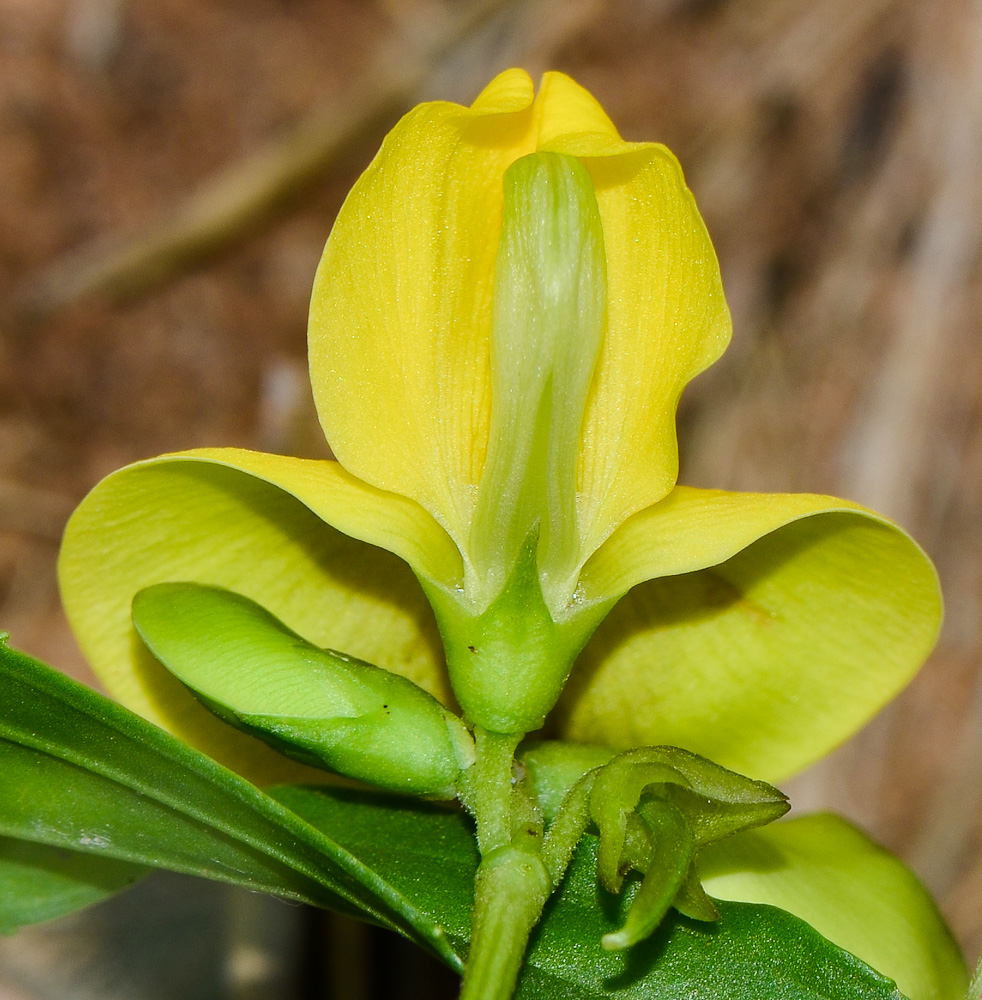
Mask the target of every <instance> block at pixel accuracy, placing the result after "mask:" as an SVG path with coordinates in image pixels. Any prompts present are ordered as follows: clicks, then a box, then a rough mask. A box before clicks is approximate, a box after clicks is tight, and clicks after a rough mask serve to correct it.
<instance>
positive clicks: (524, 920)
mask: <svg viewBox="0 0 982 1000" xmlns="http://www.w3.org/2000/svg"><path fill="white" fill-rule="evenodd" d="M551 891H552V881H551V879H550V878H549V875H548V874H547V872H546V870H545V867H544V866H543V864H542V861H541V859H540V858H539V856H538V855H536V854H531V853H529V852H528V851H524V850H521V849H520V848H516V847H510V846H508V847H501V848H499V849H498V850H496V851H494V852H492V853H491V854H490V855H488V856H487V857H485V858H484V860H483V861H482V862H481V867H480V868H479V869H478V873H477V883H476V886H475V900H474V917H473V926H472V929H471V951H470V955H469V957H468V960H467V970H466V972H465V973H464V986H463V991H462V992H461V995H460V1000H508V998H509V997H511V995H512V992H513V991H514V989H515V983H516V982H517V980H518V974H519V972H520V971H521V968H522V962H523V961H524V958H525V949H526V947H527V945H528V939H529V935H530V934H531V933H532V929H533V928H534V927H535V925H536V924H537V923H538V921H539V917H540V916H541V914H542V907H543V906H545V902H546V900H547V899H548V898H549V894H550V892H551Z"/></svg>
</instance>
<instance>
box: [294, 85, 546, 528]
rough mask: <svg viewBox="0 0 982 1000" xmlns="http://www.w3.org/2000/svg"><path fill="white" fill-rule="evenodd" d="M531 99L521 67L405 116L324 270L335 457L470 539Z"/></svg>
mask: <svg viewBox="0 0 982 1000" xmlns="http://www.w3.org/2000/svg"><path fill="white" fill-rule="evenodd" d="M531 103H532V88H531V81H530V80H528V76H527V75H526V74H524V73H521V72H520V71H515V72H512V73H510V74H508V75H506V76H504V77H499V78H498V79H497V80H496V81H494V82H493V83H492V84H491V85H490V86H489V87H488V88H487V90H485V92H484V93H483V94H482V95H481V97H479V98H478V100H477V101H476V102H475V106H474V107H473V108H463V107H460V106H458V105H455V104H449V103H443V102H437V103H431V104H423V105H421V106H420V107H417V108H416V109H414V110H413V111H411V112H410V113H409V114H408V115H406V116H405V117H404V118H403V119H402V120H401V121H400V122H399V124H397V125H396V127H395V128H394V129H393V130H392V131H391V132H390V133H389V135H388V136H387V137H386V139H385V141H384V143H383V144H382V148H381V150H380V151H379V153H378V155H377V156H376V158H375V160H374V161H373V163H372V164H371V166H370V167H369V168H368V169H367V170H366V171H365V173H364V174H363V175H362V176H361V178H360V179H359V180H358V182H357V183H356V184H355V186H354V187H353V188H352V190H351V193H350V194H349V195H348V197H347V199H346V201H345V203H344V206H343V207H342V209H341V212H340V214H339V215H338V219H337V222H336V223H335V225H334V229H333V231H332V233H331V237H330V239H329V240H328V243H327V246H326V248H325V250H324V256H323V259H322V261H321V265H320V268H319V269H318V272H317V277H316V279H315V282H314V292H313V298H312V302H311V310H310V338H309V349H310V371H311V381H312V384H313V389H314V397H315V400H316V402H317V408H318V412H319V414H320V419H321V423H322V425H323V427H324V430H325V432H326V434H327V437H328V440H329V441H330V442H331V445H332V447H333V449H334V452H335V454H336V455H337V456H338V458H339V459H340V461H341V462H342V464H343V465H344V466H345V467H346V468H347V469H349V470H350V471H351V472H353V473H354V474H355V475H356V476H358V477H359V478H361V479H364V480H365V481H367V482H370V483H372V484H374V485H376V486H379V487H381V488H383V489H385V490H390V491H393V492H396V493H401V494H403V495H405V496H408V497H411V498H413V499H414V500H416V501H417V502H419V503H420V504H422V505H423V506H424V507H425V508H426V509H427V510H428V511H430V512H431V513H432V514H433V515H434V516H436V517H437V518H438V519H440V521H441V523H443V524H444V526H445V527H446V528H447V529H448V530H449V532H450V534H451V535H452V536H453V537H454V539H455V540H457V541H458V542H459V543H461V547H462V548H463V547H464V546H463V540H464V538H465V537H466V525H467V524H468V523H469V519H470V513H471V508H472V505H473V492H474V489H475V487H476V485H477V483H478V481H479V478H480V474H481V470H482V468H483V464H484V454H485V450H486V448H487V438H488V421H489V415H490V402H491V400H490V383H489V348H488V343H489V332H490V323H491V292H492V275H493V271H494V260H495V252H496V250H497V244H498V231H499V228H500V225H501V212H502V197H503V196H502V178H503V175H504V172H505V170H506V168H507V167H508V166H509V164H510V163H511V162H512V161H513V160H515V159H517V158H518V157H519V156H521V155H523V154H524V153H526V152H530V151H531V132H530V127H531V112H530V108H531Z"/></svg>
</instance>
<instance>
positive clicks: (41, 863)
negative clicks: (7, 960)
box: [0, 837, 148, 934]
mask: <svg viewBox="0 0 982 1000" xmlns="http://www.w3.org/2000/svg"><path fill="white" fill-rule="evenodd" d="M147 871H148V869H147V868H144V867H143V866H141V865H135V864H131V863H129V862H127V861H115V860H113V859H112V858H102V857H99V856H98V855H95V854H82V853H80V852H78V851H68V850H64V849H63V848H58V847H49V846H48V845H46V844H34V843H30V842H29V841H26V840H15V839H13V838H11V837H0V934H13V933H14V932H15V931H17V930H19V929H20V928H21V927H24V926H26V925H28V924H37V923H41V922H42V921H44V920H53V919H54V918H55V917H61V916H64V915H65V914H66V913H71V912H73V911H74V910H79V909H81V908H82V907H83V906H90V905H91V904H93V903H98V902H100V901H101V900H103V899H106V898H107V897H108V896H111V895H113V894H114V893H116V892H119V890H120V889H125V888H126V887H127V886H128V885H131V884H132V883H133V882H135V881H136V880H137V879H138V878H140V877H141V876H142V875H144V874H145V873H146V872H147Z"/></svg>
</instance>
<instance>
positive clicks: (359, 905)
mask: <svg viewBox="0 0 982 1000" xmlns="http://www.w3.org/2000/svg"><path fill="white" fill-rule="evenodd" d="M0 690H2V691H3V705H2V712H0V835H4V836H8V837H14V838H18V839H23V840H27V841H34V842H37V843H42V844H48V845H51V846H55V847H62V848H70V849H75V850H80V851H84V852H89V853H93V854H98V855H100V856H102V857H107V858H116V859H121V860H125V861H131V862H135V863H137V864H144V865H150V866H154V867H159V868H168V869H171V870H172V871H178V872H185V873H188V874H192V875H201V876H204V877H206V878H212V879H216V880H219V881H223V882H230V883H233V884H235V885H242V886H245V887H247V888H250V889H255V890H258V891H262V892H269V893H272V894H274V895H278V896H283V897H286V898H289V899H296V900H301V901H305V902H310V903H313V904H315V905H317V906H326V907H331V908H333V909H337V910H341V911H343V912H348V913H355V914H357V915H359V916H362V917H363V918H365V919H368V920H372V921H375V922H377V923H380V924H382V925H384V926H388V927H392V928H395V929H397V930H400V931H402V932H403V933H404V934H406V935H407V936H408V937H410V938H412V939H414V940H415V941H417V942H418V943H419V944H420V945H422V946H423V947H426V948H429V949H430V950H431V951H433V952H434V953H435V954H437V956H438V957H440V958H442V959H443V960H444V961H447V962H448V963H449V964H450V965H451V966H453V967H458V966H459V963H458V960H457V958H456V953H455V952H454V951H453V950H452V949H451V948H450V946H449V944H448V943H447V940H446V935H445V933H444V930H443V928H442V927H441V926H440V925H439V924H438V923H437V922H435V921H434V920H433V919H431V918H430V917H429V916H428V915H426V914H424V913H422V912H421V911H420V910H419V909H418V908H417V907H416V906H415V905H414V904H413V903H412V902H411V901H410V900H409V899H408V898H407V897H406V896H405V895H403V894H402V893H400V892H399V891H398V890H397V889H395V888H394V887H393V886H392V885H390V884H389V883H387V882H386V881H385V879H384V878H382V877H381V876H379V875H378V874H377V873H376V872H375V871H373V870H372V869H371V868H369V867H366V866H365V865H364V864H363V863H362V862H361V861H360V860H359V859H358V858H357V857H355V856H353V855H352V854H351V853H350V852H348V851H347V850H345V849H344V848H342V847H340V846H339V845H338V844H337V843H336V842H334V841H333V840H331V839H329V838H328V837H326V836H324V835H323V834H322V833H319V832H318V831H317V830H315V829H313V828H312V827H310V826H309V825H308V824H306V823H304V822H303V821H302V820H301V819H299V818H298V817H297V816H296V815H295V814H294V813H292V812H290V811H289V810H288V809H285V808H284V807H283V806H281V805H280V804H279V803H278V802H276V801H275V800H274V799H272V798H270V797H269V796H268V795H266V794H265V793H263V792H261V791H260V790H259V789H258V788H256V787H255V786H254V785H251V784H249V782H247V781H245V779H243V778H240V777H239V776H238V775H236V774H233V773H232V772H230V771H227V770H226V769H225V768H223V767H221V766H220V765H218V764H216V763H215V762H214V761H212V760H210V759H208V758H207V757H205V756H204V755H203V754H201V753H198V752H197V751H195V750H192V749H191V748H189V747H187V746H185V745H184V744H182V743H180V741H178V740H176V739H175V738H174V737H172V736H170V735H169V734H167V733H165V732H163V731H162V730H160V729H157V727H156V726H153V725H151V724H150V723H148V722H146V721H145V720H143V719H141V718H139V717H138V716H135V715H133V714H132V713H131V712H129V711H127V710H126V709H123V708H120V707H119V706H118V705H115V704H113V703H112V702H110V701H109V700H108V699H106V698H103V697H102V696H101V695H98V694H95V693H94V692H92V691H89V690H88V689H86V688H84V687H83V686H82V685H80V684H77V683H76V682H74V681H71V680H69V679H68V678H66V677H63V676H62V675H60V674H58V673H57V672H55V671H53V670H51V669H50V668H48V667H45V666H44V665H43V664H41V663H38V662H37V661H36V660H32V659H31V658H30V657H28V656H25V655H23V654H21V653H17V652H15V651H13V650H11V649H8V648H6V647H5V646H3V645H2V644H0Z"/></svg>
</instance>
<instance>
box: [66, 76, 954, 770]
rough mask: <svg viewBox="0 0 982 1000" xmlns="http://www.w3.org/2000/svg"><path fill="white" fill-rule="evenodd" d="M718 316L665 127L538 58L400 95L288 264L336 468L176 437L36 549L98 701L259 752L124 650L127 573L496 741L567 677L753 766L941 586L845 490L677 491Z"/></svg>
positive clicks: (617, 730)
mask: <svg viewBox="0 0 982 1000" xmlns="http://www.w3.org/2000/svg"><path fill="white" fill-rule="evenodd" d="M532 154H535V155H532ZM509 185H510V186H509ZM506 189H507V191H506ZM537 199H538V200H537ZM543 199H544V200H543ZM550 199H551V201H550ZM543 205H545V206H546V207H545V208H543ZM536 206H538V207H536ZM549 206H551V207H549ZM536 213H538V214H536ZM537 219H539V220H540V222H541V226H539V227H538V228H537V222H536V220H537ZM549 226H552V227H553V228H552V229H549ZM542 227H545V228H542ZM552 282H558V285H556V286H555V287H553V285H552V284H551V283H552ZM530 289H532V290H534V294H533V291H530ZM550 289H551V291H550ZM570 296H572V298H570ZM550 303H551V304H550ZM571 303H572V305H571ZM729 333H730V327H729V318H728V313H727V310H726V305H725V302H724V298H723V292H722V286H721V281H720V276H719V269H718V265H717V263H716V258H715V255H714V253H713V250H712V246H711V244H710V241H709V237H708V235H707V233H706V230H705V227H704V225H703V222H702V220H701V218H700V217H699V214H698V212H697V210H696V207H695V203H694V201H693V199H692V196H691V194H690V193H689V192H688V190H687V189H686V187H685V184H684V181H683V178H682V174H681V170H680V168H679V166H678V163H677V161H676V160H675V158H674V157H673V156H672V154H671V153H669V152H668V150H666V149H665V148H664V147H663V146H660V145H656V144H651V143H628V142H624V141H623V140H622V139H621V138H620V137H619V135H618V134H617V131H616V130H615V128H614V126H613V125H612V124H611V122H610V120H609V119H608V118H607V116H606V115H605V114H604V112H603V110H602V109H601V108H600V106H599V105H598V104H597V103H596V101H595V100H594V99H593V98H592V97H591V96H590V95H589V94H588V93H587V92H586V91H584V90H583V89H582V88H581V87H579V86H578V85H577V84H576V83H574V82H573V81H572V80H570V79H569V78H568V77H566V76H563V75H562V74H558V73H550V74H547V75H546V76H545V78H544V80H543V82H542V85H541V87H540V90H539V93H538V95H537V96H536V97H534V98H533V86H532V82H531V80H530V79H529V77H528V76H527V74H525V73H524V72H522V71H520V70H511V71H509V72H507V73H504V74H502V75H501V76H499V77H498V78H497V79H495V80H494V81H492V83H491V84H490V85H489V86H488V87H487V88H486V89H485V90H484V92H483V93H482V94H481V95H480V96H479V97H478V98H477V100H476V101H475V102H474V103H473V104H472V105H471V106H470V107H461V106H458V105H455V104H449V103H443V102H437V103H431V104H424V105H422V106H420V107H418V108H416V109H415V110H413V111H412V112H410V113H409V114H408V115H407V116H406V117H405V118H403V119H402V121H401V122H400V123H399V124H398V125H397V126H396V127H395V129H393V131H392V132H391V133H390V135H389V136H388V137H387V139H386V140H385V142H384V144H383V146H382V149H381V151H380V152H379V154H378V156H377V157H376V159H375V160H374V162H373V163H372V165H371V166H370V167H369V168H368V170H367V171H366V173H365V174H364V175H363V176H362V178H361V179H360V180H359V181H358V183H357V184H356V185H355V187H354V189H353V190H352V192H351V194H350V195H349V197H348V199H347V201H346V202H345V204H344V207H343V208H342V210H341V213H340V215H339V217H338V220H337V223H336V225H335V227H334V230H333V232H332V235H331V238H330V240H329V242H328V245H327V248H326V250H325V253H324V258H323V261H322V264H321V267H320V269H319V271H318V274H317V279H316V283H315V287H314V295H313V301H312V306H311V322H310V369H311V379H312V384H313V389H314V396H315V400H316V403H317V407H318V412H319V415H320V419H321V423H322V425H323V427H324V430H325V433H326V435H327V438H328V440H329V442H330V443H331V445H332V447H333V449H334V452H335V454H336V455H337V457H338V461H337V462H327V461H305V460H300V459H294V458H288V457H283V456H274V455H263V454H258V453H254V452H249V451H243V450H239V449H202V450H197V451H191V452H185V453H180V454H175V455H166V456H162V457H161V458H157V459H152V460H150V461H148V462H143V463H139V464H136V465H133V466H129V467H127V468H125V469H123V470H121V471H119V472H117V473H115V474H114V475H112V476H110V477H108V478H107V479H106V480H104V481H103V482H102V483H100V484H99V485H98V486H97V487H96V488H95V490H93V492H92V493H91V494H90V496H89V497H88V498H87V499H86V500H85V501H84V502H83V504H82V505H81V506H80V508H79V510H78V511H77V512H76V514H75V516H74V517H73V519H72V521H71V523H70V525H69V528H68V531H67V533H66V537H65V543H64V548H63V553H62V559H61V580H62V588H63V595H64V600H65V605H66V608H67V610H68V613H69V616H70V619H71V621H72V624H73V626H74V628H75V630H76V633H77V635H78V637H79V640H80V642H81V644H82V646H83V649H84V650H85V652H86V653H87V655H88V656H89V658H90V659H91V661H92V663H93V666H94V668H95V669H96V671H97V672H98V674H99V676H100V677H101V678H102V680H103V681H104V683H105V684H106V686H107V688H108V689H109V690H110V691H111V692H112V693H113V694H114V695H115V696H116V697H117V698H119V699H120V700H121V701H122V702H124V703H125V704H127V705H129V706H130V707H131V708H133V709H135V710H136V711H139V712H141V713H142V714H144V715H146V716H147V717H149V718H151V719H153V720H154V721H157V722H159V723H160V724H162V725H164V726H166V727H167V728H169V729H171V730H173V731H175V732H176V733H178V734H179V735H181V736H182V737H184V738H186V739H188V740H189V741H190V742H193V743H195V744H197V745H198V746H200V747H201V748H202V749H203V750H205V751H206V752H208V753H211V754H212V755H213V756H216V757H218V758H219V759H222V760H223V761H225V762H227V763H229V764H230V765H231V766H233V767H235V768H236V769H238V770H240V771H243V772H244V773H247V774H249V775H250V776H252V777H254V778H256V779H257V780H269V779H272V778H274V777H282V776H283V775H284V771H283V765H282V764H281V763H280V762H279V760H278V758H276V757H275V755H274V754H273V753H272V752H271V751H269V750H268V749H267V748H265V747H263V746H261V745H259V744H257V743H255V742H254V741H252V740H251V739H250V738H248V737H246V736H244V735H242V734H241V733H237V732H234V731H232V730H231V729H229V728H228V727H227V726H225V725H224V724H223V723H221V722H219V721H218V720H217V719H215V718H213V717H212V716H210V715H209V713H207V712H206V711H205V710H204V709H203V708H201V706H199V705H198V704H197V703H195V702H194V700H193V698H192V697H191V696H190V695H189V694H188V693H187V691H186V690H185V689H184V688H183V687H182V686H181V685H180V684H179V683H178V682H177V681H176V680H174V678H173V677H171V676H170V675H169V674H168V673H167V672H166V671H164V670H163V669H162V668H161V667H160V665H159V664H158V663H157V662H156V661H155V660H154V659H153V657H152V656H150V654H149V653H148V651H147V650H146V648H145V647H144V646H143V645H142V644H141V642H140V640H139V639H138V637H137V636H136V634H135V632H134V630H133V627H132V622H131V619H130V601H131V599H132V596H133V594H134V593H135V592H136V591H138V590H140V589H141V588H143V587H146V586H148V585H150V584H153V583H158V582H163V581H171V580H188V581H197V582H201V583H207V584H214V585H218V586H222V587H226V588H228V589H231V590H235V591H238V592H240V593H242V594H244V595H246V596H248V597H250V598H252V599H254V600H256V601H258V602H259V603H261V604H262V605H264V606H265V607H267V608H269V609H270V611H272V612H273V613H274V614H275V615H276V616H277V617H279V618H281V619H282V620H283V621H285V622H286V623H287V624H288V625H289V626H290V627H291V628H292V629H294V630H295V631H297V632H299V633H300V634H302V635H304V636H306V637H307V638H309V639H310V640H311V641H313V642H315V643H317V644H318V645H323V646H330V647H332V648H336V649H341V650H344V651H345V652H348V653H350V654H352V655H354V656H357V657H360V658H362V659H365V660H368V661H370V662H373V663H377V664H378V665H380V666H383V667H385V668H387V669H389V670H393V671H396V672H398V673H401V674H403V675H405V676H407V677H409V678H410V679H412V680H414V681H415V682H417V683H418V684H420V685H421V686H422V687H424V688H425V689H427V690H429V691H430V692H431V693H433V694H435V695H437V696H438V697H440V698H441V699H443V700H444V701H445V702H447V703H452V701H453V698H454V697H455V696H456V698H457V699H459V701H460V703H461V704H462V706H463V708H464V710H465V714H466V716H467V717H468V719H469V720H470V721H471V722H475V723H478V724H480V725H482V726H484V727H485V728H489V729H493V730H496V731H499V732H522V731H526V730H529V729H532V728H535V727H536V726H538V725H539V724H541V723H542V721H543V719H544V717H545V715H546V713H547V712H549V710H550V709H551V708H552V707H553V704H554V703H555V701H556V698H557V697H559V695H560V691H561V690H562V688H563V686H564V684H565V682H566V679H567V675H568V674H569V672H570V670H571V669H572V670H573V673H572V675H571V676H570V678H569V684H568V686H567V687H566V691H565V694H564V695H563V697H562V700H561V701H560V702H559V705H558V709H557V711H556V713H555V715H554V716H553V719H554V723H553V724H554V727H555V729H556V731H557V732H558V733H560V734H561V735H563V736H564V737H566V738H569V739H574V740H581V741H592V742H597V743H605V744H610V745H613V746H618V747H626V746H632V745H644V744H657V743H667V744H673V745H678V746H682V747H686V748H688V749H690V750H693V751H695V752H697V753H700V754H703V755H705V756H708V757H710V758H712V759H714V760H716V761H718V762H720V763H722V764H724V765H726V766H728V767H731V768H734V769H736V770H739V771H742V772H744V773H747V774H752V775H754V776H756V777H761V778H764V779H767V780H776V779H779V778H782V777H784V776H786V775H787V774H789V773H790V772H792V771H794V770H797V769H799V768H800V767H802V766H804V765H805V764H807V763H809V762H810V761H812V760H814V759H815V758H817V757H819V756H821V755H822V754H823V753H825V752H827V751H828V750H829V749H830V748H831V747H832V746H834V745H835V744H836V743H838V742H839V741H841V740H842V739H844V738H845V737H846V736H848V735H849V734H850V733H851V732H852V731H853V730H854V729H856V728H857V727H858V726H859V725H861V724H862V723H863V722H864V721H865V720H866V719H867V718H868V717H869V716H870V715H871V714H873V713H874V712H875V711H876V710H877V709H878V708H880V707H881V706H882V705H883V704H884V703H885V702H886V701H887V700H889V698H891V697H892V696H893V695H894V694H895V693H896V692H897V691H898V690H899V689H900V688H901V687H902V686H903V685H904V684H905V683H906V681H907V680H908V679H909V678H910V676H911V675H912V674H913V672H914V671H915V670H916V669H917V667H918V666H919V665H920V663H921V662H922V661H923V658H924V657H925V656H926V654H927V652H928V651H929V650H930V648H931V646H932V644H933V642H934V639H935V635H936V631H937V626H938V621H939V618H940V598H939V596H938V589H937V581H936V579H935V576H934V571H933V569H932V567H931V566H930V563H929V562H928V561H927V560H926V558H925V557H924V556H923V554H922V553H921V552H920V550H919V549H918V548H917V547H916V545H915V544H914V543H913V542H912V541H911V540H910V539H909V538H908V537H907V536H906V535H904V534H903V533H902V532H900V531H899V529H897V528H896V527H895V526H893V525H891V524H890V523H889V522H887V521H885V520H884V519H882V518H880V517H878V516H877V515H875V514H873V513H872V512H869V511H866V510H863V509H862V508H860V507H857V506H856V505H854V504H851V503H848V502H846V501H841V500H835V499H833V498H830V497H822V496H813V495H784V494H778V495H761V494H737V493H727V492H723V491H715V490H697V489H692V488H688V487H684V486H677V485H676V483H675V480H676V476H677V471H678V458H677V446H676V436H675V425H674V421H675V410H676V405H677V402H678V398H679V395H680V393H681V392H682V389H683V388H684V386H685V384H686V383H687V382H688V381H689V380H690V379H691V378H692V377H693V376H694V375H695V374H697V373H698V372H699V371H701V370H702V369H704V368H705V367H706V366H707V365H709V364H711V363H712V362H713V361H714V360H715V359H716V358H717V357H718V356H719V355H720V353H721V352H722V351H723V349H724V348H725V346H726V343H727V341H728V338H729ZM420 584H422V589H421V588H420ZM424 590H425V594H426V595H427V596H428V597H429V599H430V601H431V603H432V605H433V608H434V609H435V611H436V618H437V621H438V622H439V627H440V628H441V629H442V632H443V639H444V641H445V644H446V653H444V650H443V649H442V648H441V643H440V641H439V638H438V636H437V629H436V623H435V621H434V618H433V613H432V612H431V610H430V607H429V606H428V604H427V601H426V599H425V598H424ZM625 594H626V595H627V596H626V597H623V599H621V600H620V601H619V603H617V606H616V608H614V610H613V612H611V613H610V614H609V615H608V612H609V611H610V609H611V608H612V607H613V606H614V604H615V602H618V599H620V598H622V596H623V595H625ZM604 616H607V617H606V619H605V620H604V621H603V624H602V625H600V627H599V629H598V630H597V631H596V634H594V635H593V638H592V639H591V638H590V636H591V634H592V633H593V631H594V629H596V628H597V625H598V623H599V622H600V621H601V619H604ZM588 640H589V641H588ZM585 643H586V647H585V649H583V652H582V655H580V657H579V660H578V661H577V663H576V665H575V666H574V660H575V659H576V657H577V655H578V654H579V652H580V649H581V647H583V645H584V644H585ZM448 666H449V676H448ZM450 678H452V682H453V685H452V689H451V684H450Z"/></svg>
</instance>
